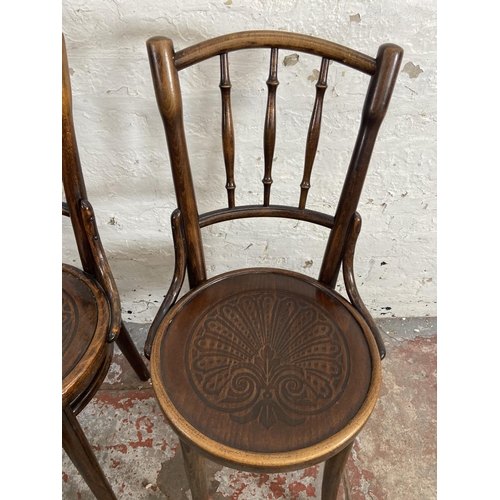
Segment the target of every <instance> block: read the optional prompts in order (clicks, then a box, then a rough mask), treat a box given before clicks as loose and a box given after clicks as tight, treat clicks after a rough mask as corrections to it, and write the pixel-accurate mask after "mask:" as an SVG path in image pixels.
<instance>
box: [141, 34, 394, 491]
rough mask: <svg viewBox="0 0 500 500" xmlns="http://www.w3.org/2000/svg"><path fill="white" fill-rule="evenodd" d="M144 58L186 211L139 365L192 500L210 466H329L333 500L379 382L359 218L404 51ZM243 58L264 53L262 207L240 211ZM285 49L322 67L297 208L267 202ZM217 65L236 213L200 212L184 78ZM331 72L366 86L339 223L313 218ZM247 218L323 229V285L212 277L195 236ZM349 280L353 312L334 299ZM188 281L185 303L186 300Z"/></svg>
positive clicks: (163, 42) (315, 49)
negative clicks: (233, 73)
mask: <svg viewBox="0 0 500 500" xmlns="http://www.w3.org/2000/svg"><path fill="white" fill-rule="evenodd" d="M147 47H148V53H149V58H150V65H151V70H152V76H153V83H154V88H155V92H156V98H157V102H158V107H159V110H160V114H161V117H162V120H163V123H164V126H165V131H166V137H167V145H168V150H169V154H170V163H171V168H172V173H173V180H174V186H175V192H176V198H177V206H178V208H177V209H176V210H175V211H174V212H173V214H172V229H173V235H174V244H175V250H176V267H175V271H174V277H173V280H172V284H171V286H170V289H169V290H168V293H167V295H166V296H165V299H164V301H163V303H162V305H161V307H160V310H159V311H158V314H157V316H156V318H155V320H154V321H153V324H152V325H151V328H150V332H149V335H148V339H147V341H146V345H145V354H146V356H147V357H151V375H152V382H153V387H154V389H155V393H156V395H157V398H158V401H159V403H160V406H161V408H162V410H163V412H164V413H165V415H166V417H167V419H168V420H169V422H170V424H171V425H172V427H173V428H174V430H175V431H176V432H177V434H178V435H179V438H180V440H181V445H182V450H183V455H184V460H185V465H186V472H187V474H188V478H189V484H190V487H191V493H192V496H193V499H194V500H202V499H207V498H208V493H207V486H206V483H205V477H204V468H203V464H204V462H203V458H202V457H203V456H206V457H208V458H211V459H212V460H214V461H216V462H219V463H221V464H223V465H227V466H229V467H234V468H237V469H243V470H248V471H257V472H278V471H288V470H294V469H300V468H304V467H307V466H309V465H312V464H316V463H319V462H321V461H325V460H326V466H325V473H324V479H323V489H322V498H323V499H325V500H326V499H334V498H336V496H337V491H338V488H339V484H340V479H341V476H342V472H343V469H344V466H345V463H346V461H347V458H348V456H349V453H350V450H351V447H352V443H353V441H354V439H355V437H356V435H357V434H358V433H359V432H360V430H361V429H362V427H363V425H364V424H365V423H366V421H367V419H368V417H369V415H370V414H371V412H372V410H373V408H374V406H375V403H376V399H377V395H378V391H379V388H380V383H381V365H380V360H381V358H383V357H384V355H385V348H384V345H383V342H382V337H381V335H380V332H379V331H378V329H377V326H376V324H375V322H374V320H373V318H372V317H371V316H370V314H369V312H368V310H367V309H366V307H365V305H364V304H363V302H362V300H361V298H360V296H359V293H358V290H357V288H356V284H355V281H354V272H353V259H354V250H355V244H356V239H357V236H358V233H359V231H360V227H361V218H360V216H359V214H358V213H357V212H356V208H357V204H358V201H359V197H360V194H361V189H362V186H363V182H364V178H365V175H366V171H367V168H368V164H369V161H370V157H371V153H372V150H373V147H374V144H375V140H376V137H377V133H378V130H379V127H380V124H381V123H382V120H383V118H384V116H385V113H386V110H387V108H388V105H389V101H390V97H391V94H392V91H393V88H394V85H395V82H396V77H397V73H398V70H399V66H400V64H401V59H402V53H403V52H402V49H401V48H400V47H398V46H396V45H392V44H385V45H382V46H381V47H380V48H379V51H378V54H377V57H376V58H371V57H369V56H366V55H364V54H360V53H359V52H356V51H353V50H351V49H348V48H346V47H342V46H340V45H336V44H334V43H331V42H328V41H325V40H321V39H318V38H313V37H309V36H304V35H298V34H292V33H283V32H272V31H256V32H242V33H234V34H230V35H225V36H222V37H218V38H215V39H212V40H207V41H206V42H202V43H199V44H197V45H194V46H191V47H188V48H185V49H183V50H180V51H177V52H176V51H175V50H174V47H173V43H172V41H171V40H169V39H167V38H162V37H155V38H152V39H150V40H148V42H147ZM247 48H262V49H268V50H270V67H269V78H268V80H267V86H268V98H267V108H266V115H265V123H264V171H263V179H262V183H263V197H262V204H261V205H244V206H241V205H240V206H238V205H237V204H236V199H237V198H236V196H235V191H236V182H235V173H234V150H235V142H234V130H233V120H232V110H231V80H230V74H229V53H231V52H234V51H242V52H243V50H244V49H247ZM281 49H290V50H293V51H296V52H305V53H308V54H313V55H315V56H318V57H319V58H320V64H319V67H320V69H319V71H318V82H317V84H316V97H315V102H314V106H313V109H312V115H311V120H310V126H309V131H308V133H307V144H306V151H305V159H304V163H303V164H304V170H303V177H302V182H301V184H300V186H299V187H298V204H297V206H295V207H292V206H283V205H273V204H272V203H271V198H272V193H271V187H272V183H273V178H272V164H273V156H274V149H275V138H276V108H277V95H278V85H279V80H278V57H279V50H281ZM214 56H218V57H219V58H220V90H221V100H222V142H223V160H224V165H225V169H226V190H227V202H228V206H227V208H222V209H218V210H214V211H212V212H208V213H204V214H199V213H198V208H197V203H196V198H195V192H194V186H193V181H192V174H191V169H190V164H189V157H188V150H187V145H186V138H185V132H184V125H183V111H182V99H181V90H180V82H179V77H178V73H179V72H180V71H181V70H184V69H185V68H187V67H189V66H191V65H194V64H196V63H199V62H201V61H204V60H205V59H208V58H210V57H214ZM332 61H334V62H337V63H340V64H345V65H347V66H349V67H351V68H354V69H357V70H359V71H361V72H363V73H365V74H367V75H369V76H370V79H369V82H368V90H367V93H366V98H365V104H364V107H363V111H362V114H361V123H360V128H359V133H358V137H357V140H356V143H355V145H354V151H353V154H352V158H351V162H350V165H349V167H348V170H347V174H346V179H345V182H344V186H343V189H342V192H341V194H340V197H339V200H338V203H337V209H336V212H335V215H334V216H333V215H329V214H324V213H320V212H317V211H314V210H310V209H308V208H306V203H307V195H308V191H309V188H310V180H311V171H312V167H313V163H314V159H315V156H316V150H317V146H318V140H319V135H320V128H321V120H322V109H323V100H324V97H325V89H326V87H327V77H328V67H329V64H330V62H332ZM221 160H222V159H221ZM221 163H222V161H221ZM248 217H279V218H288V219H297V220H300V221H307V222H310V223H314V224H319V225H321V226H324V227H326V228H329V229H330V236H329V238H328V242H327V243H326V247H325V253H324V258H323V263H322V267H321V271H320V275H319V278H318V279H317V280H316V279H313V278H311V277H308V276H305V275H302V274H299V273H296V272H292V271H286V270H280V269H271V268H252V269H240V270H235V271H231V272H227V273H224V274H221V275H218V276H214V277H212V278H209V279H208V278H207V272H206V266H205V259H204V252H203V241H202V237H201V228H204V227H207V226H210V225H212V224H217V223H220V222H224V221H230V220H235V219H241V218H248ZM341 269H342V272H343V277H344V283H345V287H346V291H347V294H348V300H347V299H346V298H344V297H342V296H341V295H339V294H338V293H337V292H336V291H335V285H336V282H337V278H338V274H339V272H340V270H341ZM186 273H187V275H188V277H189V284H190V291H189V292H188V293H187V294H186V295H184V296H183V297H182V298H180V299H179V298H178V297H179V293H180V290H181V287H182V283H183V279H184V275H185V274H186Z"/></svg>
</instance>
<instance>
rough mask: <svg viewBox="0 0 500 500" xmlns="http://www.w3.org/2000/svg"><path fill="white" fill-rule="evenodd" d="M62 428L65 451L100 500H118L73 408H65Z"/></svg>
mask: <svg viewBox="0 0 500 500" xmlns="http://www.w3.org/2000/svg"><path fill="white" fill-rule="evenodd" d="M62 429H63V433H62V438H63V439H62V442H63V448H64V451H66V453H67V454H68V456H69V458H70V459H71V461H72V462H73V464H74V465H75V467H76V468H77V469H78V472H79V473H80V474H81V475H82V477H83V479H84V480H85V482H86V483H87V485H88V487H89V488H90V490H91V491H92V493H93V494H94V495H95V497H96V498H97V499H98V500H116V496H115V494H114V493H113V490H112V489H111V485H110V484H109V482H108V480H107V479H106V476H105V475H104V473H103V472H102V469H101V467H100V465H99V463H98V462H97V459H96V457H95V455H94V453H93V452H92V449H91V447H90V444H89V442H88V441H87V438H86V436H85V434H84V433H83V430H82V428H81V427H80V424H79V423H78V420H77V419H76V417H75V415H74V414H73V412H72V411H71V408H63V411H62Z"/></svg>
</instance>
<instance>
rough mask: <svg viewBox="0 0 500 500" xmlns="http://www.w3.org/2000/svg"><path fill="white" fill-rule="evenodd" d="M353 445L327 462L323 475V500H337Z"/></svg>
mask: <svg viewBox="0 0 500 500" xmlns="http://www.w3.org/2000/svg"><path fill="white" fill-rule="evenodd" d="M352 445H353V443H350V444H349V445H348V446H346V447H345V448H344V449H343V450H342V451H341V452H340V453H337V455H335V456H333V457H332V458H329V459H328V460H327V461H326V462H325V471H324V473H323V486H322V488H321V500H336V499H337V493H338V491H339V486H340V483H341V482H342V475H343V473H344V469H345V465H346V463H347V459H348V458H349V454H350V453H351V449H352Z"/></svg>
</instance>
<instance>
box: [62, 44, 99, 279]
mask: <svg viewBox="0 0 500 500" xmlns="http://www.w3.org/2000/svg"><path fill="white" fill-rule="evenodd" d="M62 181H63V188H64V194H65V196H66V203H63V214H64V215H68V216H69V217H70V219H71V225H72V227H73V232H74V233H75V240H76V245H77V248H78V253H79V255H80V260H81V262H82V267H83V269H84V271H86V272H87V273H89V274H91V275H95V274H96V272H95V271H96V269H95V260H94V257H93V256H92V251H91V247H90V244H89V241H88V237H87V232H86V230H85V225H84V220H83V215H82V207H81V202H82V200H86V199H87V190H86V188H85V182H84V179H83V173H82V167H81V165H80V156H79V154H78V145H77V141H76V135H75V128H74V125H73V99H72V93H71V80H70V75H69V67H68V56H67V53H66V42H65V40H64V35H63V36H62Z"/></svg>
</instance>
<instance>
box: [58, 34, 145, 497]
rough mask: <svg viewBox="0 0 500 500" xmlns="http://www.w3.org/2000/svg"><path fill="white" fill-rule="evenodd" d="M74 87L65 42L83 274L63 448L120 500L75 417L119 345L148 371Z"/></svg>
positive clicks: (73, 278)
mask: <svg viewBox="0 0 500 500" xmlns="http://www.w3.org/2000/svg"><path fill="white" fill-rule="evenodd" d="M71 101H72V97H71V83H70V77H69V68H68V59H67V54H66V45H65V40H64V36H63V37H62V158H63V162H62V163H63V164H62V180H63V186H64V193H65V196H66V202H63V204H62V213H63V215H65V216H68V217H70V220H71V225H72V228H73V232H74V235H75V239H76V243H77V248H78V252H79V255H80V260H81V265H82V268H83V269H78V268H76V267H74V266H70V265H67V264H63V265H62V412H63V447H64V449H65V450H66V452H67V454H68V456H69V457H70V458H71V460H72V461H73V463H74V464H75V466H76V468H77V469H78V471H79V472H80V473H81V474H82V476H83V478H84V479H85V481H86V482H87V484H88V486H89V487H90V489H91V490H92V492H93V493H94V495H95V496H96V498H98V499H101V500H111V499H115V498H116V497H115V495H114V493H113V491H112V489H111V487H110V485H109V482H108V481H107V480H106V478H105V477H104V475H103V473H102V470H101V468H100V467H99V464H98V463H97V460H96V459H95V457H94V455H93V453H92V449H91V447H90V445H89V443H88V441H87V439H86V438H85V436H84V434H83V431H82V429H81V428H80V426H79V424H78V420H77V418H76V415H77V414H78V413H79V412H80V411H81V410H82V409H83V408H84V407H85V406H86V405H87V403H88V402H89V401H90V399H91V398H92V397H93V396H94V394H95V393H96V392H97V390H98V389H99V388H100V386H101V384H102V383H103V381H104V379H105V377H106V374H107V372H108V370H109V366H110V364H111V359H112V356H113V345H114V341H116V343H117V344H118V346H119V348H120V350H121V351H122V352H123V354H124V355H125V357H126V358H127V360H128V361H129V363H130V364H131V366H132V368H133V369H134V371H135V372H136V373H137V375H138V377H139V378H140V379H141V380H148V379H149V370H148V368H147V366H146V364H145V362H144V360H143V358H142V357H141V355H140V354H139V351H138V350H137V348H136V346H135V345H134V343H133V341H132V339H131V337H130V335H129V333H128V331H127V329H126V327H125V325H124V324H123V323H122V321H121V306H120V298H119V295H118V290H117V288H116V283H115V280H114V278H113V275H112V273H111V268H110V266H109V264H108V260H107V258H106V254H105V252H104V249H103V246H102V243H101V240H100V237H99V232H98V229H97V224H96V220H95V215H94V210H93V208H92V205H91V204H90V202H89V201H88V199H87V191H86V188H85V182H84V179H83V172H82V168H81V165H80V158H79V155H78V146H77V141H76V135H75V130H74V125H73V113H72V102H71Z"/></svg>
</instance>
